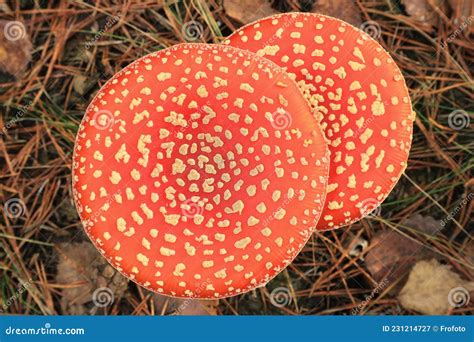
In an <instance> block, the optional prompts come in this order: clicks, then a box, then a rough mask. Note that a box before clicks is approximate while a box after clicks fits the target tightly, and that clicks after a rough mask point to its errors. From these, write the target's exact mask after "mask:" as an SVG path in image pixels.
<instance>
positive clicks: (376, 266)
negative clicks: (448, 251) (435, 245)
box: [365, 231, 433, 288]
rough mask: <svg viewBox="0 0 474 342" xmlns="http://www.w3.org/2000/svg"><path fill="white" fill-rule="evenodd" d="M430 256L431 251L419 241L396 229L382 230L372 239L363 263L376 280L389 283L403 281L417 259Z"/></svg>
mask: <svg viewBox="0 0 474 342" xmlns="http://www.w3.org/2000/svg"><path fill="white" fill-rule="evenodd" d="M432 257H433V252H431V251H430V250H429V249H427V248H426V247H424V246H422V245H420V244H419V243H416V242H415V241H413V240H411V239H409V238H407V237H405V236H403V235H401V234H400V233H397V232H396V231H383V232H379V233H378V234H376V235H375V236H374V238H373V239H372V241H371V243H370V246H369V252H368V253H367V256H366V258H365V264H366V266H367V269H368V270H369V272H370V274H371V275H372V277H373V278H374V280H375V281H376V282H380V281H382V280H384V279H387V280H388V281H389V282H390V283H391V284H392V283H395V282H400V283H403V280H404V278H405V277H406V275H407V274H408V272H410V270H411V268H412V267H413V265H414V264H415V263H416V262H417V261H418V260H423V259H431V258H432ZM400 283H399V284H398V288H399V286H400Z"/></svg>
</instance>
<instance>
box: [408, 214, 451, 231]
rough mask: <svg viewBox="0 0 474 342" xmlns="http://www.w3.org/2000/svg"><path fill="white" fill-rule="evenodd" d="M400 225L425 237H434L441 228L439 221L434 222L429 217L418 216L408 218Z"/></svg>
mask: <svg viewBox="0 0 474 342" xmlns="http://www.w3.org/2000/svg"><path fill="white" fill-rule="evenodd" d="M402 225H403V226H405V227H407V228H410V229H413V230H416V231H419V232H420V233H424V234H427V235H435V234H436V233H438V232H439V231H440V230H441V229H442V228H443V226H441V224H440V222H439V220H435V219H434V218H433V217H431V216H423V215H420V214H415V215H413V216H410V217H408V218H407V219H406V220H405V221H403V222H402Z"/></svg>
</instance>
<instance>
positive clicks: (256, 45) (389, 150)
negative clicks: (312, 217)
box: [225, 13, 414, 229]
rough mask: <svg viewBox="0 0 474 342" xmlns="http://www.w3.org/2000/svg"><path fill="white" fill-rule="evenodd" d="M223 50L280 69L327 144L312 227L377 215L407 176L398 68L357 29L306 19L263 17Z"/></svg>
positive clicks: (405, 109) (408, 136)
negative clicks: (321, 197) (324, 185)
mask: <svg viewBox="0 0 474 342" xmlns="http://www.w3.org/2000/svg"><path fill="white" fill-rule="evenodd" d="M225 44H228V45H232V46H235V47H240V48H245V49H247V50H250V51H253V52H256V53H257V55H259V56H264V57H266V58H268V59H270V60H272V61H273V62H275V63H277V64H278V65H280V66H281V67H284V68H285V69H286V70H287V71H288V72H289V73H290V74H293V75H292V76H293V77H294V78H295V80H296V81H297V82H298V84H299V86H300V88H301V89H302V91H303V94H304V95H305V96H306V98H307V99H308V100H309V102H310V103H311V105H312V107H313V110H314V114H315V116H316V118H317V119H318V120H319V121H320V122H321V126H322V128H323V130H324V133H325V136H326V138H327V139H328V141H329V144H330V145H329V149H330V151H331V165H330V175H329V185H328V194H327V198H326V204H325V208H324V211H323V214H322V218H321V220H320V221H319V223H318V227H317V228H318V229H332V228H337V227H340V226H344V225H347V224H350V223H353V222H355V221H357V220H359V219H361V218H362V217H364V216H366V215H367V214H368V213H370V212H371V211H372V210H373V209H375V208H376V207H377V206H378V205H379V204H380V203H381V202H382V201H383V200H384V199H385V198H386V197H387V196H388V194H389V193H390V191H391V190H392V188H393V187H394V186H395V184H396V183H397V181H398V179H399V178H400V176H401V174H402V173H403V171H404V170H405V167H406V163H407V159H408V154H409V149H410V145H411V140H412V127H413V120H414V116H413V113H412V107H411V103H410V99H409V95H408V90H407V88H406V85H405V81H404V78H403V77H402V75H401V73H400V70H399V69H398V67H397V66H396V65H395V63H394V62H393V60H392V58H391V57H390V55H389V54H388V53H387V52H386V51H385V50H384V49H383V48H382V47H381V46H380V45H379V44H378V43H377V42H376V41H375V40H374V39H372V38H371V37H370V36H368V35H367V34H365V33H364V32H363V31H361V30H359V29H356V28H355V27H353V26H351V25H350V24H347V23H345V22H343V21H341V20H338V19H335V18H331V17H327V16H324V15H320V14H311V13H287V14H281V15H276V16H273V17H268V18H264V19H261V20H258V21H256V22H254V23H251V24H249V25H247V26H244V27H243V28H240V29H239V30H238V31H236V32H234V33H233V34H232V35H231V36H230V37H228V39H227V40H226V41H225Z"/></svg>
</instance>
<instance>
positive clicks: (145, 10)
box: [0, 0, 474, 315]
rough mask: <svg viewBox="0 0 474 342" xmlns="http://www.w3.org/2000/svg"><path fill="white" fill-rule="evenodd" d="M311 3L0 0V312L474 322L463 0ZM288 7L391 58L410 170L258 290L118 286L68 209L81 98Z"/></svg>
mask: <svg viewBox="0 0 474 342" xmlns="http://www.w3.org/2000/svg"><path fill="white" fill-rule="evenodd" d="M313 2H314V1H311V0H304V1H297V0H287V1H283V0H279V1H274V2H273V3H272V4H270V3H267V2H266V1H262V0H251V1H248V0H244V1H237V0H232V1H227V0H224V2H222V1H214V0H210V1H200V0H188V1H177V0H175V1H170V0H168V1H164V3H160V2H158V3H156V2H155V1H135V0H131V1H127V2H125V3H124V4H118V3H115V2H112V1H100V4H98V3H97V4H93V3H94V2H92V1H91V2H77V3H72V2H71V3H69V2H66V1H55V2H46V1H35V2H33V1H25V2H22V3H21V4H19V3H17V2H13V1H6V2H5V1H0V19H1V21H0V29H1V30H2V32H6V29H5V28H6V27H7V25H8V23H11V22H15V23H18V22H19V23H20V27H19V29H20V35H21V37H20V39H18V40H15V41H11V40H7V39H6V38H5V37H4V36H2V33H1V32H0V70H1V73H0V113H1V116H0V135H1V139H0V206H1V209H2V210H1V211H0V313H1V312H4V313H10V314H24V315H25V314H26V315H33V314H77V313H80V314H81V313H82V314H109V315H115V314H133V315H149V314H173V313H175V314H219V315H237V314H239V315H242V314H244V315H245V314H283V315H297V314H298V315H300V314H301V315H314V314H318V315H322V314H338V315H339V314H345V315H351V314H365V315H381V314H385V315H389V314H445V313H447V314H472V312H473V311H474V303H473V300H471V301H470V300H469V297H470V296H471V297H472V295H473V292H472V290H474V288H473V287H472V285H473V283H472V281H473V279H474V243H473V240H472V234H473V228H474V227H473V222H472V211H473V202H472V199H473V197H474V178H473V174H472V168H473V165H474V158H473V147H474V139H473V138H474V134H473V130H472V128H473V127H472V126H473V123H474V120H473V119H474V117H473V114H474V99H473V98H474V91H473V90H474V83H473V80H472V72H473V65H474V50H473V47H474V44H473V40H472V37H473V36H472V34H473V32H474V30H473V27H474V26H473V24H474V23H473V21H474V17H473V16H472V15H473V13H471V12H470V11H471V10H472V8H470V5H469V1H466V2H463V1H454V0H451V1H443V0H436V1H427V0H413V1H408V0H407V1H403V0H402V1H401V2H395V1H392V0H368V1H366V0H360V1H356V2H353V1H352V0H345V1H341V0H337V1H327V0H326V1H321V0H319V1H317V3H315V4H314V3H313ZM466 7H467V8H466ZM287 11H314V12H323V13H325V14H329V15H332V16H335V17H339V18H342V19H344V20H346V21H349V22H350V23H352V24H353V25H355V26H358V27H360V28H362V29H364V30H368V31H370V32H368V33H370V34H371V35H372V36H374V38H376V39H377V40H378V41H379V42H380V43H381V44H382V46H383V47H384V48H385V49H386V50H387V51H388V52H389V53H390V54H391V55H392V57H393V59H394V60H395V62H396V63H397V64H398V66H399V67H400V69H401V70H402V73H403V75H404V76H405V79H406V82H407V85H408V88H409V91H410V94H411V99H412V102H413V104H414V110H415V111H416V121H415V124H414V125H415V127H414V139H413V146H412V149H411V154H410V158H409V162H408V168H407V170H406V172H405V173H404V174H403V176H402V178H401V180H400V182H399V183H398V185H397V186H396V188H395V189H394V191H393V192H392V193H391V195H390V196H389V197H388V198H387V199H386V200H385V202H384V203H383V205H382V206H381V207H380V209H379V210H378V211H377V212H376V215H371V216H369V217H367V218H366V219H363V220H362V221H360V222H358V223H356V224H353V225H352V226H349V227H345V228H342V229H339V230H336V231H329V232H317V233H315V234H314V235H313V236H312V238H311V239H310V241H309V242H308V244H307V245H306V246H305V247H304V249H303V250H302V252H301V253H300V254H299V256H298V257H297V258H296V259H295V260H294V262H293V263H292V264H291V265H290V266H289V267H288V268H287V269H285V270H284V271H283V272H282V273H281V274H279V275H278V276H277V277H276V278H275V279H273V280H272V281H271V282H270V283H269V284H268V285H267V286H266V287H263V288H258V289H256V290H254V291H251V292H249V293H246V294H243V295H240V296H236V297H232V298H227V299H222V300H219V301H198V300H192V301H183V300H176V299H171V298H168V297H163V296H159V295H156V294H154V293H151V292H149V291H147V290H144V289H143V288H141V287H139V286H137V285H136V284H134V283H133V282H129V281H128V280H127V279H126V278H124V277H122V276H121V275H120V274H118V273H116V272H115V271H114V269H113V268H111V267H110V266H109V265H108V264H107V263H106V261H105V260H103V259H102V257H101V256H100V255H99V254H98V252H97V251H96V250H95V248H94V247H92V245H91V243H90V242H89V240H88V238H87V236H86V235H85V233H84V231H83V227H82V224H81V222H80V220H79V218H78V215H77V212H76V210H75V207H74V203H73V200H72V195H71V158H72V151H73V146H74V140H75V135H76V131H77V129H78V126H79V124H80V122H81V119H82V117H83V115H84V112H85V110H86V107H87V105H88V104H89V102H90V101H91V99H92V98H93V96H94V94H95V93H96V92H97V90H98V89H99V88H100V87H101V86H102V85H103V84H104V83H105V82H106V81H107V80H108V79H109V78H110V77H111V76H112V75H114V74H115V73H116V72H118V71H119V70H120V69H122V68H123V67H124V66H126V65H127V64H129V63H131V62H132V61H134V60H135V59H137V58H139V57H141V56H143V55H145V54H148V53H150V52H153V51H156V50H160V49H163V48H166V47H169V46H171V45H173V44H176V43H180V42H185V41H194V42H209V43H219V42H221V41H222V39H223V37H226V36H227V35H229V34H230V33H231V32H232V31H233V30H235V29H237V28H238V27H240V26H241V25H243V24H245V23H247V22H249V21H250V20H254V19H257V18H259V17H264V16H267V15H271V14H274V13H277V12H287ZM189 23H192V26H191V27H190V26H189ZM183 28H187V29H183ZM22 29H23V30H24V32H21V30H22ZM13 33H14V32H13ZM471 122H472V123H471ZM420 279H421V280H420ZM423 280H426V281H423ZM469 281H471V283H469ZM104 288H105V289H107V291H106V292H105V293H98V292H97V289H104ZM453 291H455V292H453ZM456 291H457V292H456ZM101 296H105V297H104V298H105V299H104V298H100V297H101ZM107 296H108V299H107V298H106V297H107ZM111 298H112V300H110V299H111ZM100 300H105V301H107V300H109V302H108V303H106V305H97V301H100Z"/></svg>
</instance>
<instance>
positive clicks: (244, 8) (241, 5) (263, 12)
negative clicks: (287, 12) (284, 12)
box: [223, 0, 280, 24]
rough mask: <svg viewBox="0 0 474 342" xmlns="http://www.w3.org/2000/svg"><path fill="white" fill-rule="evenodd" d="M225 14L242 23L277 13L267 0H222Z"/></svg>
mask: <svg viewBox="0 0 474 342" xmlns="http://www.w3.org/2000/svg"><path fill="white" fill-rule="evenodd" d="M223 5H224V10H225V12H226V14H227V15H228V16H229V17H231V18H234V19H235V20H237V21H240V22H241V23H243V24H247V23H250V22H252V21H255V20H258V19H260V18H264V17H268V16H271V15H274V14H278V13H280V12H278V11H277V10H274V9H273V8H272V7H271V4H270V2H269V1H268V0H224V3H223Z"/></svg>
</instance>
